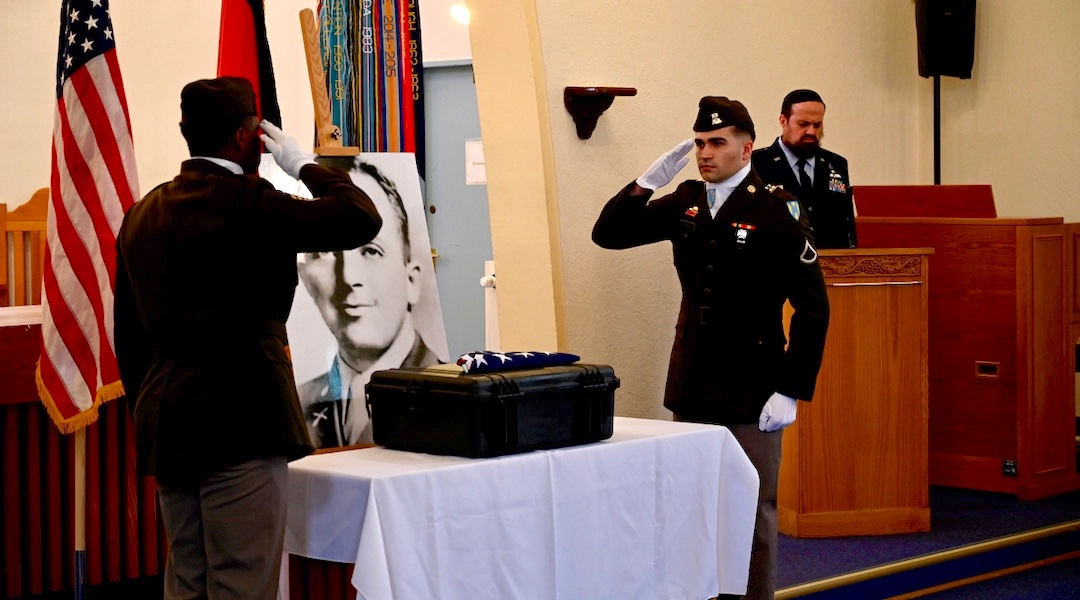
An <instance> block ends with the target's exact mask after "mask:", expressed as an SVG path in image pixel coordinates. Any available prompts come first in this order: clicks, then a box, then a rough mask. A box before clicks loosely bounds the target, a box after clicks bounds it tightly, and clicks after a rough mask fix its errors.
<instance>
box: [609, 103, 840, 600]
mask: <svg viewBox="0 0 1080 600" xmlns="http://www.w3.org/2000/svg"><path fill="white" fill-rule="evenodd" d="M694 131H695V132H696V133H695V137H694V138H693V139H690V140H686V141H685V142H683V143H681V144H679V145H678V146H676V147H675V148H673V149H672V150H670V151H669V152H667V153H666V154H664V155H663V156H661V157H660V158H659V159H657V160H656V162H654V163H653V165H652V166H651V167H649V169H648V170H647V171H646V172H645V174H644V175H642V176H641V177H639V178H638V179H637V181H634V182H631V183H630V184H629V185H627V186H626V187H624V188H623V189H622V190H621V191H620V192H619V193H618V194H617V195H616V196H615V197H614V198H612V199H611V200H610V201H608V203H607V205H606V206H604V209H603V211H602V212H601V213H600V217H599V218H598V219H597V221H596V225H595V226H594V227H593V234H592V235H593V241H594V242H596V243H597V244H598V245H600V246H601V247H604V248H614V249H621V248H631V247H634V246H641V245H644V244H651V243H654V242H660V241H669V242H671V245H672V249H673V252H674V258H675V270H676V271H677V272H678V275H679V281H680V282H681V284H682V304H681V306H680V308H679V320H678V325H677V326H676V328H675V342H674V345H673V347H672V349H671V361H670V364H669V367H668V376H667V389H666V391H665V394H664V406H665V407H667V408H668V409H669V410H671V411H672V413H674V418H675V420H678V421H696V422H701V423H714V424H719V425H725V426H727V428H728V429H729V430H731V432H732V434H734V436H735V438H736V439H738V441H739V444H740V445H741V446H742V448H743V450H745V451H746V454H747V456H748V457H749V458H750V461H751V462H753V463H754V466H755V467H756V468H757V471H758V476H759V478H760V489H759V495H758V512H757V520H756V524H755V531H754V547H753V552H752V554H751V559H750V577H749V587H748V589H747V593H746V597H747V598H755V599H757V598H772V597H773V591H774V589H775V581H776V544H777V535H778V534H777V521H776V518H777V517H776V486H777V479H778V477H779V470H780V444H781V439H782V435H783V428H784V427H786V426H788V425H790V424H791V423H792V422H794V420H795V414H796V399H801V400H805V401H809V400H810V399H811V398H812V397H813V394H814V386H815V383H816V379H817V372H818V369H819V368H820V366H821V359H822V354H823V352H824V348H825V333H826V330H827V328H828V321H829V301H828V297H827V296H826V295H825V281H824V278H823V277H822V274H821V268H820V267H819V266H818V263H817V252H816V250H815V249H814V246H813V240H812V238H809V237H808V236H807V231H806V229H807V226H806V224H805V222H804V221H800V217H801V215H800V213H799V210H798V201H797V200H795V198H794V197H793V196H791V195H790V194H788V193H786V192H784V191H783V190H780V189H778V188H774V187H772V186H768V185H765V184H763V183H762V182H761V179H759V178H758V176H757V174H756V173H755V172H754V170H753V169H752V168H751V165H750V154H751V152H752V151H753V147H754V124H753V121H751V119H750V115H749V114H748V113H747V112H746V108H745V107H743V105H742V104H741V103H739V102H736V101H732V100H728V99H727V98H723V97H713V96H706V97H705V98H702V99H701V102H700V103H699V106H698V116H697V120H696V121H695V122H694ZM695 145H696V146H697V153H696V158H697V166H698V171H699V173H700V174H701V177H702V179H704V180H705V181H704V182H701V181H696V180H688V181H684V182H683V183H681V184H679V186H678V188H676V189H675V191H674V192H672V193H671V194H668V195H666V196H663V197H661V198H657V199H653V200H650V198H651V197H652V194H653V192H654V191H655V190H656V189H657V188H660V187H663V186H666V185H667V184H669V183H671V181H672V180H673V179H674V178H675V176H676V174H678V172H679V171H680V170H682V168H683V166H685V165H686V163H687V161H688V160H689V158H686V154H687V153H689V152H690V148H691V147H693V146H695ZM785 301H790V302H791V306H792V307H793V308H794V309H795V312H794V315H793V316H792V318H791V324H790V331H789V333H790V339H787V340H785V336H784V317H783V308H784V302H785ZM785 342H786V343H787V345H786V348H785Z"/></svg>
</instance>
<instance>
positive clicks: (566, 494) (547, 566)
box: [285, 417, 758, 600]
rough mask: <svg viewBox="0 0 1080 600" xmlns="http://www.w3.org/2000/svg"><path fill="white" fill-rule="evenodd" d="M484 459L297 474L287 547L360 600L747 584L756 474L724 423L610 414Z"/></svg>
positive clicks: (340, 462)
mask: <svg viewBox="0 0 1080 600" xmlns="http://www.w3.org/2000/svg"><path fill="white" fill-rule="evenodd" d="M614 431H615V433H614V435H613V436H612V438H611V439H609V440H606V441H604V442H600V443H596V444H589V445H585V446H575V447H570V448H562V449H559V450H549V451H537V452H529V453H527V454H519V455H513V456H505V457H499V458H488V459H470V458H461V457H452V456H433V455H428V454H417V453H409V452H400V451H394V450H388V449H385V448H367V449H363V450H352V451H347V452H338V453H331V454H320V455H314V456H309V457H306V458H303V459H301V460H298V461H295V462H293V463H291V464H290V467H289V517H288V526H287V529H286V535H285V550H286V552H288V553H290V554H296V555H301V556H306V557H309V558H314V559H320V560H326V561H335V562H345V563H354V564H355V569H354V571H353V578H352V583H353V585H354V586H355V587H356V588H357V591H358V595H357V597H358V598H363V599H366V600H384V599H385V600H390V599H399V600H401V599H411V598H440V599H442V600H453V599H462V600H464V599H469V600H479V599H485V598H490V599H493V600H494V599H499V600H501V599H505V598H531V599H537V600H544V599H552V600H555V599H563V600H572V599H580V598H628V599H629V598H643V599H644V598H648V599H650V600H653V599H655V600H660V599H666V598H670V599H672V600H693V599H696V598H700V599H704V598H708V597H712V596H714V595H716V593H717V592H721V593H732V594H741V593H743V592H744V591H745V589H746V583H747V576H748V568H749V563H750V547H751V541H752V538H753V532H754V515H755V512H756V505H757V489H758V477H757V473H756V471H755V470H754V467H753V465H752V464H751V463H750V461H749V459H747V458H746V454H745V453H744V452H743V451H742V448H741V447H739V445H738V442H737V441H736V440H735V438H734V436H732V435H731V433H730V432H729V431H728V430H727V429H726V428H723V427H718V426H713V425H701V424H696V423H675V422H671V421H655V420H646V419H633V418H626V417H616V418H615V428H614Z"/></svg>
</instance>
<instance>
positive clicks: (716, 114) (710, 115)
mask: <svg viewBox="0 0 1080 600" xmlns="http://www.w3.org/2000/svg"><path fill="white" fill-rule="evenodd" d="M724 127H738V128H739V129H741V130H743V131H745V132H747V133H749V134H750V139H754V121H753V120H751V119H750V113H749V112H747V110H746V107H745V106H743V105H742V102H739V101H738V100H728V99H727V98H726V97H724V96H705V97H704V98H702V99H701V101H700V102H698V114H697V120H696V121H694V131H698V132H701V131H712V130H714V129H721V128H724Z"/></svg>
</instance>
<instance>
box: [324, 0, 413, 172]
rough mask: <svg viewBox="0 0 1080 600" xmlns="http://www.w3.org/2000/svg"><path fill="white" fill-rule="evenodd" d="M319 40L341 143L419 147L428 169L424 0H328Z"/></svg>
mask: <svg viewBox="0 0 1080 600" xmlns="http://www.w3.org/2000/svg"><path fill="white" fill-rule="evenodd" d="M318 15H319V43H320V46H321V52H322V59H323V71H324V72H325V73H326V85H327V92H328V94H329V97H330V112H331V119H332V120H333V122H334V124H335V125H337V126H338V127H339V128H340V129H341V132H342V145H344V146H357V147H359V148H360V150H361V151H362V152H413V153H415V154H416V162H417V168H418V170H419V171H420V175H421V179H422V178H423V175H424V97H423V80H424V73H423V60H422V54H421V49H420V9H419V7H418V6H417V0H321V1H320V2H319V3H318Z"/></svg>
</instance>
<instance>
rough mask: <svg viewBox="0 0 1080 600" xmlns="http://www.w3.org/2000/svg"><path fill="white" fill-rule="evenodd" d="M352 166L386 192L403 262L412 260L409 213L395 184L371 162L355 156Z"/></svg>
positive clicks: (406, 262)
mask: <svg viewBox="0 0 1080 600" xmlns="http://www.w3.org/2000/svg"><path fill="white" fill-rule="evenodd" d="M354 167H355V168H356V169H358V170H359V171H360V172H362V173H365V174H366V175H368V176H369V177H371V178H372V179H374V180H375V181H376V183H378V184H379V187H381V188H382V191H383V192H385V193H386V197H387V198H389V199H390V206H392V207H393V208H394V212H395V213H396V215H397V218H398V223H399V224H400V225H399V227H398V231H399V232H400V233H401V247H402V254H403V255H404V258H405V264H408V263H409V261H410V260H412V247H411V245H410V244H409V215H408V214H407V213H406V212H405V202H404V201H403V200H402V199H401V194H400V193H399V192H398V190H397V185H395V184H394V182H393V181H390V178H388V177H387V176H386V175H384V174H383V173H382V171H380V170H379V169H378V167H376V166H375V165H373V164H371V163H366V162H364V161H363V160H361V159H359V158H357V159H356V162H355V163H354ZM384 221H385V219H384Z"/></svg>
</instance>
